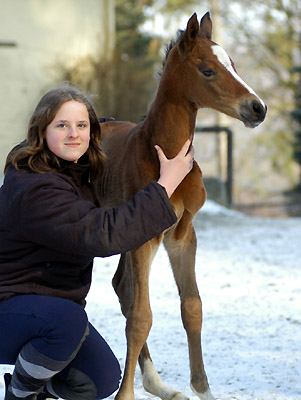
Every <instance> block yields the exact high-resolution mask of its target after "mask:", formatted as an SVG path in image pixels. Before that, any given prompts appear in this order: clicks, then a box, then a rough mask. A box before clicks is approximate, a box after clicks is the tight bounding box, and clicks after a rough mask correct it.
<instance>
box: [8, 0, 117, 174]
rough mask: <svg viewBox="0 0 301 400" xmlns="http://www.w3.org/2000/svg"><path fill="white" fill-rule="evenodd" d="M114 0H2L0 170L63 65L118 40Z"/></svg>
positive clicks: (57, 79)
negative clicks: (116, 38)
mask: <svg viewBox="0 0 301 400" xmlns="http://www.w3.org/2000/svg"><path fill="white" fill-rule="evenodd" d="M114 9H115V5H114V0H0V10H1V24H0V175H1V173H2V171H3V166H4V163H5V158H6V155H7V153H8V152H9V150H10V149H11V148H12V147H13V146H14V145H15V144H17V143H19V142H20V141H21V140H23V139H24V137H25V136H26V132H27V124H28V120H29V118H30V115H31V113H32V111H33V109H34V107H35V106H36V104H37V102H38V101H39V99H40V97H41V95H42V94H43V93H44V92H45V91H47V90H48V89H49V88H51V87H56V86H57V85H58V82H60V76H61V75H60V70H61V68H60V66H61V65H66V66H68V65H72V63H74V62H76V61H77V60H78V59H81V58H82V57H85V56H89V55H93V54H101V55H103V56H104V57H105V56H106V55H107V54H108V52H110V51H111V50H112V49H113V48H114V44H115V18H114V16H115V11H114Z"/></svg>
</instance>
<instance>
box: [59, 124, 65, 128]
mask: <svg viewBox="0 0 301 400" xmlns="http://www.w3.org/2000/svg"><path fill="white" fill-rule="evenodd" d="M65 126H66V125H65V124H63V123H61V124H58V126H57V127H58V128H65Z"/></svg>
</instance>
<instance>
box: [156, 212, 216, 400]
mask: <svg viewBox="0 0 301 400" xmlns="http://www.w3.org/2000/svg"><path fill="white" fill-rule="evenodd" d="M164 245H165V248H166V250H167V252H168V255H169V259H170V262H171V265H172V269H173V273H174V277H175V280H176V283H177V286H178V290H179V295H180V299H181V316H182V321H183V325H184V328H185V330H186V333H187V339H188V348H189V359H190V371H191V388H192V390H193V391H194V392H195V393H196V394H197V395H198V396H199V398H200V399H201V400H214V398H213V396H212V394H211V392H210V389H209V385H208V381H207V376H206V373H205V370H204V364H203V357H202V347H201V329H202V302H201V299H200V296H199V292H198V288H197V283H196V277H195V253H196V236H195V231H194V228H193V226H192V223H191V215H190V214H189V213H188V212H187V211H186V212H184V215H183V217H182V219H181V221H179V223H178V225H177V226H176V228H175V229H174V230H171V231H170V232H169V233H168V234H167V235H166V236H165V239H164Z"/></svg>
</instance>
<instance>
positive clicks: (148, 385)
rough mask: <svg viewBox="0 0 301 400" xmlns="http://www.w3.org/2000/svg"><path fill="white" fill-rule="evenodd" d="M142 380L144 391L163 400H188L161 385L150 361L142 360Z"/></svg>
mask: <svg viewBox="0 0 301 400" xmlns="http://www.w3.org/2000/svg"><path fill="white" fill-rule="evenodd" d="M142 379H143V386H144V389H145V390H146V391H148V392H149V393H151V394H153V395H155V396H158V397H160V398H161V399H163V400H189V398H188V397H186V396H185V395H184V394H182V393H181V392H176V391H175V390H173V389H171V388H169V387H167V386H165V385H164V384H163V382H162V380H161V378H160V376H159V375H158V372H157V371H156V369H155V367H154V365H153V363H152V361H151V360H150V359H146V360H144V372H143V374H142ZM208 400H209V398H208Z"/></svg>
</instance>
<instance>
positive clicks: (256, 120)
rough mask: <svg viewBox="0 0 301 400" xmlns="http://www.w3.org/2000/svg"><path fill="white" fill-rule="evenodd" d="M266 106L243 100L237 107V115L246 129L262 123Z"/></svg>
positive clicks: (254, 101)
mask: <svg viewBox="0 0 301 400" xmlns="http://www.w3.org/2000/svg"><path fill="white" fill-rule="evenodd" d="M266 113H267V106H266V105H265V104H263V103H262V102H261V101H258V100H254V99H253V100H244V101H242V102H241V103H240V105H239V115H240V117H241V119H242V121H243V123H244V124H245V126H246V127H248V128H255V127H256V126H258V125H259V124H261V122H262V121H264V119H265V116H266Z"/></svg>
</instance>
